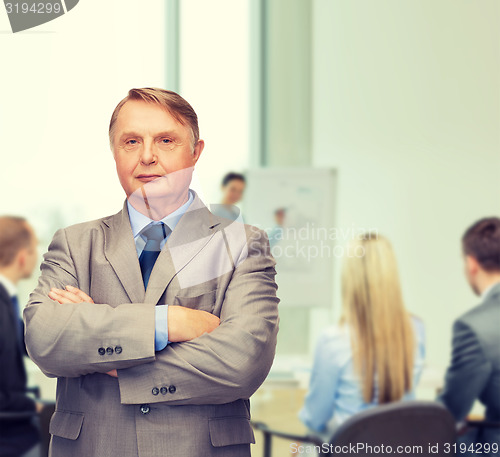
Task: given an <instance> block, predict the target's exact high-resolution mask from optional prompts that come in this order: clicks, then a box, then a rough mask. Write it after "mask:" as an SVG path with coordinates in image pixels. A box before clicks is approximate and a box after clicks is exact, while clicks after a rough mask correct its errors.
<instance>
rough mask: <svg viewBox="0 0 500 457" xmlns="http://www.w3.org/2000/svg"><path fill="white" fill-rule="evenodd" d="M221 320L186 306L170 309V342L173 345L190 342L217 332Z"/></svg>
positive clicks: (172, 306) (170, 306) (170, 307)
mask: <svg viewBox="0 0 500 457" xmlns="http://www.w3.org/2000/svg"><path fill="white" fill-rule="evenodd" d="M219 323H220V319H219V318H218V317H217V316H214V315H213V314H210V313H207V312H206V311H200V310H197V309H191V308H186V307H184V306H175V305H169V307H168V340H169V341H171V342H172V343H179V342H181V341H190V340H192V339H194V338H197V337H199V336H201V335H203V334H204V333H210V332H211V331H213V330H215V329H216V328H217V327H218V326H219Z"/></svg>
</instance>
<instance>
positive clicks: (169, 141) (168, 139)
mask: <svg viewBox="0 0 500 457" xmlns="http://www.w3.org/2000/svg"><path fill="white" fill-rule="evenodd" d="M161 142H162V143H163V144H170V143H172V140H171V139H170V138H162V139H161Z"/></svg>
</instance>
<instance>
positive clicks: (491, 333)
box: [439, 284, 500, 444]
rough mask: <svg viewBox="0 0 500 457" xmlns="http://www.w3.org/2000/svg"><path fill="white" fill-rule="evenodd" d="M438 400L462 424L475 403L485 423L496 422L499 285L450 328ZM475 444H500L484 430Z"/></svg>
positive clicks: (498, 436)
mask: <svg viewBox="0 0 500 457" xmlns="http://www.w3.org/2000/svg"><path fill="white" fill-rule="evenodd" d="M439 399H440V400H441V401H442V402H443V403H444V404H445V405H446V406H447V407H448V409H449V410H450V411H451V413H452V414H453V415H454V416H455V419H456V420H457V421H462V420H463V419H464V418H465V417H466V416H467V414H468V413H469V412H470V410H471V408H472V405H473V403H474V402H475V401H476V399H479V400H480V401H481V403H483V404H484V406H485V407H486V420H488V421H496V422H500V284H497V285H496V286H494V287H493V288H492V289H491V290H490V291H489V292H488V294H487V295H486V297H485V299H484V300H483V302H482V303H481V304H480V305H478V306H476V307H474V308H473V309H471V310H470V311H468V312H467V313H465V314H464V315H463V316H461V317H459V318H458V319H457V320H456V321H455V323H454V325H453V349H452V358H451V364H450V366H449V368H448V371H447V373H446V382H445V386H444V389H443V392H442V393H441V394H440V397H439ZM477 441H478V442H485V443H486V442H488V443H490V444H491V443H493V442H497V443H498V442H500V432H499V430H498V429H497V430H495V429H489V430H488V429H486V430H485V431H484V433H483V434H482V436H478V437H477Z"/></svg>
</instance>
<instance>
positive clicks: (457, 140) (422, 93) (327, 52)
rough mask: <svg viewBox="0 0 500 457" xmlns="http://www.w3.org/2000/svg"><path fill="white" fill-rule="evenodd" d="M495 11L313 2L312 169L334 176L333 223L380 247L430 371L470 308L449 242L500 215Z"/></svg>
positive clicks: (392, 0)
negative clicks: (375, 236)
mask: <svg viewBox="0 0 500 457" xmlns="http://www.w3.org/2000/svg"><path fill="white" fill-rule="evenodd" d="M499 8H500V5H499V3H498V2H496V1H489V0H486V1H485V0H482V1H479V2H469V1H462V0H460V1H449V0H440V1H439V2H435V1H432V0H408V1H404V2H401V1H399V0H378V1H377V2H366V1H362V0H351V1H349V2H340V1H338V2H337V1H331V0H314V11H313V33H314V36H313V50H314V54H313V143H314V145H313V164H314V165H315V166H327V167H337V168H338V172H339V174H338V176H339V181H338V212H337V221H338V224H339V225H340V226H341V227H352V226H353V225H354V226H357V227H376V228H378V229H379V231H380V233H383V234H385V235H387V236H388V237H389V238H390V239H391V240H392V242H393V245H394V247H395V250H396V254H397V257H398V260H399V265H400V270H401V276H402V283H403V292H404V296H405V299H406V303H407V306H408V307H409V309H410V310H411V311H412V312H414V313H415V314H418V315H419V316H421V317H422V318H423V319H424V320H425V323H426V325H427V343H428V363H429V367H428V370H430V371H432V370H437V372H439V371H440V370H443V369H444V367H445V366H446V364H447V363H448V361H449V350H450V337H451V325H452V320H453V318H454V317H456V316H458V315H459V314H461V313H463V312H464V311H466V310H467V309H468V308H469V307H471V306H473V305H474V304H476V303H477V302H478V299H477V297H475V296H474V295H473V294H472V292H471V291H470V290H469V288H468V286H467V284H466V282H465V279H464V277H463V272H462V263H461V254H460V246H459V239H460V236H461V234H462V232H463V231H464V229H465V228H466V227H467V226H468V225H469V224H471V223H472V222H473V221H474V220H476V219H478V218H480V217H482V216H487V215H493V214H497V215H498V214H499V213H500V185H499V180H498V179H499V176H500V140H499V126H500V114H499V106H500V97H499V95H500V89H499V84H498V81H499V80H500V60H499V56H500V53H499V43H500V35H499V33H500V32H499V31H500V20H499V18H500V14H499V13H500V10H499ZM337 263H338V262H337ZM335 271H336V277H335V285H336V287H335V289H336V293H335V297H334V298H335V305H336V310H337V311H338V309H339V298H340V290H339V277H338V276H339V268H336V270H335ZM438 377H439V375H438V373H436V378H438Z"/></svg>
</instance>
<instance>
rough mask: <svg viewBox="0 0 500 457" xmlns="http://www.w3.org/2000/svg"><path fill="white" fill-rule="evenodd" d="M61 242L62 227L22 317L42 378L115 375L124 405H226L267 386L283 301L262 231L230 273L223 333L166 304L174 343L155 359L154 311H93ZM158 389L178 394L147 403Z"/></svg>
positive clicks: (211, 319)
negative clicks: (104, 352)
mask: <svg viewBox="0 0 500 457" xmlns="http://www.w3.org/2000/svg"><path fill="white" fill-rule="evenodd" d="M66 236H67V235H66V232H65V229H61V230H58V231H57V232H56V234H55V235H54V239H53V240H52V243H51V245H50V246H49V251H48V252H47V253H46V254H45V256H44V261H43V263H42V265H41V272H42V274H41V276H40V278H39V282H38V286H37V288H36V289H35V290H34V291H33V293H32V294H31V295H30V300H29V303H28V306H27V307H26V309H25V311H24V318H25V323H26V346H27V349H28V353H29V355H30V357H31V358H32V359H33V361H34V362H35V363H36V364H37V365H38V366H39V367H40V369H41V370H42V371H43V372H44V373H45V374H46V375H48V376H51V377H56V376H57V377H79V376H82V375H86V374H90V373H103V374H109V375H112V376H117V377H118V382H119V387H120V396H121V402H122V403H126V404H136V403H143V402H149V403H154V402H169V403H170V404H217V403H228V402H231V401H234V400H236V399H240V398H249V397H250V396H251V395H252V394H253V392H254V391H255V390H256V389H257V388H258V387H259V385H260V384H261V383H262V382H263V380H264V379H265V377H266V376H267V373H268V372H269V369H270V367H271V364H272V360H273V358H274V351H275V345H276V334H277V331H278V311H277V305H278V301H279V300H278V298H277V297H276V288H277V286H276V283H275V281H274V275H275V270H274V260H273V258H272V257H271V256H270V254H269V244H268V241H267V237H265V235H263V234H262V232H261V231H253V232H252V233H251V235H250V236H249V240H248V243H249V245H250V244H252V245H253V246H257V247H258V249H253V250H251V251H249V255H248V257H246V258H245V259H244V260H242V261H241V262H240V263H239V264H238V266H237V267H236V268H235V270H234V271H233V275H232V279H231V281H230V283H229V286H228V288H227V290H226V292H225V297H224V302H223V305H222V310H221V316H220V325H217V324H218V323H219V321H218V318H217V317H215V316H212V315H209V313H204V312H203V311H196V310H190V309H186V308H183V307H176V306H169V311H168V312H169V324H168V325H169V340H170V341H173V343H172V344H169V345H168V346H167V347H166V348H165V349H164V350H163V351H161V352H156V353H155V350H154V338H155V335H154V333H155V304H154V303H124V304H121V305H119V306H117V307H112V306H110V305H108V304H97V303H93V300H92V299H91V297H89V296H88V295H86V294H85V293H84V292H82V291H81V290H79V284H78V276H77V273H76V268H75V265H74V263H73V260H72V257H71V253H70V249H69V246H68V241H67V237H66ZM67 286H70V287H67ZM52 289H59V290H58V291H57V290H52ZM51 290H52V292H51ZM49 294H50V296H49ZM193 313H195V314H193ZM203 313H204V314H203ZM188 340H189V341H188ZM101 347H104V348H108V347H111V348H115V349H116V348H117V347H120V351H119V352H118V351H116V350H115V352H114V353H113V354H112V355H110V356H109V357H108V356H105V357H103V356H102V355H100V354H99V353H98V352H97V350H96V348H101ZM115 370H116V371H115ZM159 384H163V385H175V386H176V387H177V391H176V393H175V395H169V396H152V394H151V388H152V387H153V386H155V385H159Z"/></svg>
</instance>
